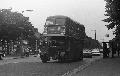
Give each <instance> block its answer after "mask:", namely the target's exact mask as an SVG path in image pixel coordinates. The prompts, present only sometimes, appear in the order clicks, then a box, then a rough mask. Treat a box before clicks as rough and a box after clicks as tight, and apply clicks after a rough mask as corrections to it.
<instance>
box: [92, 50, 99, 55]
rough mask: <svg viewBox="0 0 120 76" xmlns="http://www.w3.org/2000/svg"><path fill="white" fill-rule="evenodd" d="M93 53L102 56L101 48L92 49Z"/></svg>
mask: <svg viewBox="0 0 120 76" xmlns="http://www.w3.org/2000/svg"><path fill="white" fill-rule="evenodd" d="M92 55H94V56H100V50H99V49H92Z"/></svg>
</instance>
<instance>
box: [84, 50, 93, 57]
mask: <svg viewBox="0 0 120 76" xmlns="http://www.w3.org/2000/svg"><path fill="white" fill-rule="evenodd" d="M83 57H84V58H86V57H89V58H92V51H91V50H90V49H84V50H83Z"/></svg>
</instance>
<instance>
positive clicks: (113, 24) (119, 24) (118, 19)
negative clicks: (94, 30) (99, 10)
mask: <svg viewBox="0 0 120 76" xmlns="http://www.w3.org/2000/svg"><path fill="white" fill-rule="evenodd" d="M105 1H106V6H105V7H106V11H105V12H106V14H105V16H107V18H106V19H104V20H103V21H104V22H108V23H109V24H108V25H106V26H107V28H108V29H113V28H115V31H114V34H115V35H116V38H118V37H120V1H119V0H105Z"/></svg>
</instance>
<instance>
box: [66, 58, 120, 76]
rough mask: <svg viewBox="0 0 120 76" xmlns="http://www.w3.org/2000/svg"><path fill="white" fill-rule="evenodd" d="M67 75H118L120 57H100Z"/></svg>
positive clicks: (119, 73) (119, 75)
mask: <svg viewBox="0 0 120 76" xmlns="http://www.w3.org/2000/svg"><path fill="white" fill-rule="evenodd" d="M76 70H77V71H76V72H75V73H74V72H72V73H71V74H68V75H67V76H120V57H118V56H116V57H114V58H111V57H110V58H105V59H103V58H101V59H99V60H97V61H94V62H91V63H89V64H87V65H85V66H83V67H81V68H80V69H76Z"/></svg>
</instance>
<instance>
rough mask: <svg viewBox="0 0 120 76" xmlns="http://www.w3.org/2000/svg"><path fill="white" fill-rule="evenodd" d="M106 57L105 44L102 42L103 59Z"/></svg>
mask: <svg viewBox="0 0 120 76" xmlns="http://www.w3.org/2000/svg"><path fill="white" fill-rule="evenodd" d="M106 57H107V44H106V43H105V42H103V58H106Z"/></svg>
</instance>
